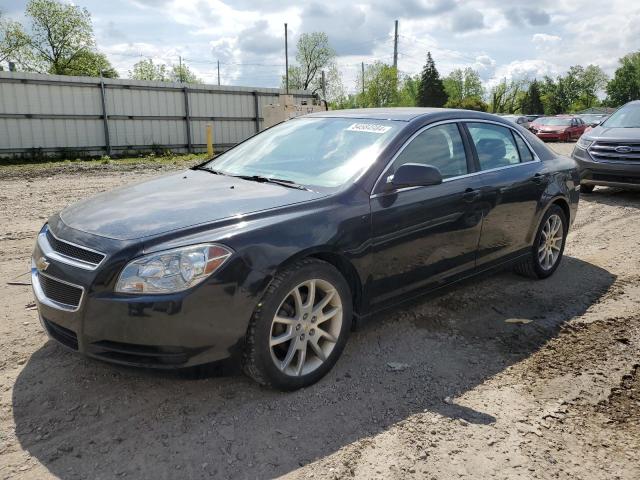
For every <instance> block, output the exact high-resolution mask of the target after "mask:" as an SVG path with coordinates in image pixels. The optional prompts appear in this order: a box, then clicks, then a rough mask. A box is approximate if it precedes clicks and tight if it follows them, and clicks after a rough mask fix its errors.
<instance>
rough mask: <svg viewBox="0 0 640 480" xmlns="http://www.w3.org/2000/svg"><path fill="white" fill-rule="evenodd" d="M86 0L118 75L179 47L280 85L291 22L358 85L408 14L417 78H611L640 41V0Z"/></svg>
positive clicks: (206, 72)
mask: <svg viewBox="0 0 640 480" xmlns="http://www.w3.org/2000/svg"><path fill="white" fill-rule="evenodd" d="M1 1H2V0H0V2H1ZM5 3H6V2H5ZM9 3H10V4H11V5H9V6H8V7H7V8H6V9H5V10H7V14H8V15H9V16H11V17H13V18H20V16H21V12H22V10H23V9H24V7H23V4H22V3H21V2H15V3H13V2H9ZM82 5H83V6H86V7H87V9H88V10H89V11H90V12H91V14H92V18H93V20H94V25H95V30H96V36H97V41H98V46H99V48H100V49H101V50H103V51H104V52H105V53H107V55H108V56H109V58H110V60H111V61H112V63H113V64H114V66H115V67H116V68H117V69H118V70H119V72H120V73H121V75H125V76H126V75H127V72H128V71H129V70H131V68H132V66H133V64H134V63H135V62H136V61H138V60H139V59H140V55H142V56H145V57H152V58H154V60H156V61H163V62H165V63H167V64H173V63H176V62H177V61H178V55H182V57H183V58H184V59H186V61H187V64H188V65H189V67H190V68H192V70H194V71H195V72H196V73H197V74H198V75H199V76H200V77H201V78H204V79H205V80H207V81H215V80H216V72H215V61H216V60H218V59H219V60H220V61H221V62H222V63H223V66H222V78H223V82H225V83H237V84H243V85H253V86H273V87H275V86H278V85H279V83H280V76H281V75H282V73H284V67H282V66H281V64H283V63H284V61H283V60H284V59H283V44H284V41H283V24H284V22H287V23H288V24H289V32H290V42H289V45H290V58H291V60H292V59H293V56H294V55H295V42H296V40H297V37H298V36H299V35H300V34H301V33H303V32H309V31H317V30H322V31H325V32H326V33H327V34H328V35H329V40H330V42H331V43H332V44H333V46H334V47H335V48H336V49H337V50H338V52H339V54H340V57H339V58H338V64H339V65H341V66H342V67H341V69H342V72H343V75H344V83H345V86H346V87H347V89H349V90H352V89H353V88H355V79H356V78H357V76H358V74H359V73H358V72H359V63H360V62H361V61H364V62H365V63H372V62H373V61H376V60H381V61H385V62H391V59H392V54H393V42H392V32H393V21H394V20H395V19H398V20H399V22H400V35H401V37H400V47H399V52H400V55H399V68H400V70H401V71H402V72H404V73H410V74H415V73H418V72H419V71H420V69H421V68H422V65H423V64H424V59H425V56H426V52H427V51H431V53H432V54H433V56H434V59H435V61H436V66H437V67H438V69H439V71H440V73H441V74H442V75H446V74H448V73H449V72H450V71H451V70H453V69H454V68H464V67H467V66H471V67H472V68H475V69H476V70H478V72H479V73H480V75H481V77H482V78H483V79H484V80H485V81H487V82H496V81H497V80H499V79H500V78H503V77H506V78H520V77H532V76H537V77H541V76H543V75H545V74H552V75H556V74H559V73H562V72H564V71H565V70H566V69H567V68H568V67H569V66H571V65H576V64H582V65H588V64H589V63H594V64H598V65H600V66H601V67H602V68H604V69H605V71H606V72H607V73H609V74H612V73H613V71H614V70H615V68H616V65H617V59H618V58H619V57H621V56H623V55H624V54H626V53H629V52H631V51H634V50H638V49H639V48H640V44H639V43H638V38H640V22H639V21H638V18H640V2H629V1H628V0H609V1H607V2H603V1H602V0H582V1H581V2H578V3H576V2H575V0H536V2H535V5H533V4H531V5H529V4H527V5H525V4H524V3H522V4H521V2H505V1H504V0H465V1H464V2H463V1H462V0H394V1H393V2H389V1H388V0H359V1H358V2H356V3H353V2H351V3H349V2H344V0H305V2H300V1H299V0H112V1H110V2H104V1H101V0H83V2H82ZM452 30H453V34H452ZM279 45H281V46H282V47H279ZM247 64H262V65H261V66H260V65H247Z"/></svg>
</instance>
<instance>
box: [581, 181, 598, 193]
mask: <svg viewBox="0 0 640 480" xmlns="http://www.w3.org/2000/svg"><path fill="white" fill-rule="evenodd" d="M594 188H596V187H595V185H586V184H584V183H581V184H580V193H591V192H593V189H594Z"/></svg>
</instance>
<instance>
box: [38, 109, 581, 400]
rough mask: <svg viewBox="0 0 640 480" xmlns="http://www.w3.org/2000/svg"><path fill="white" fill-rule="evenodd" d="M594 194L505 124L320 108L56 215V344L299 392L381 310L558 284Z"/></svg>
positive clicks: (479, 116) (46, 311)
mask: <svg viewBox="0 0 640 480" xmlns="http://www.w3.org/2000/svg"><path fill="white" fill-rule="evenodd" d="M578 184H579V177H578V171H577V169H576V164H575V163H574V161H573V160H571V159H569V158H566V157H562V156H558V155H556V154H554V153H553V152H551V151H550V150H549V149H548V148H547V147H546V146H545V145H544V144H543V143H542V142H540V141H539V140H538V139H537V138H536V137H535V136H533V135H532V134H530V133H529V132H528V131H527V130H525V129H523V128H521V127H519V126H517V125H515V124H513V123H511V122H508V121H505V120H502V119H500V117H497V116H494V115H489V114H485V113H479V112H471V111H464V110H441V109H372V110H351V111H349V110H346V111H329V112H322V113H316V114H312V115H308V116H305V117H301V118H298V119H294V120H290V121H288V122H285V123H282V124H279V125H277V126H275V127H273V128H270V129H268V130H266V131H264V132H262V133H260V134H258V135H256V136H254V137H252V138H250V139H248V140H246V141H245V142H243V143H241V144H240V145H238V146H236V147H235V148H233V149H231V150H229V151H228V152H226V153H224V154H222V155H220V156H218V157H217V158H215V159H213V160H211V161H209V162H207V163H205V164H203V165H200V166H198V167H195V168H193V169H190V170H187V171H183V172H180V173H174V174H170V175H166V176H163V177H160V178H157V179H154V180H151V181H148V182H145V183H141V184H138V185H133V186H128V187H124V188H121V189H118V190H114V191H111V192H108V193H103V194H100V195H98V196H96V197H93V198H90V199H88V200H85V201H82V202H80V203H77V204H75V205H72V206H70V207H68V208H66V209H65V210H63V211H62V212H61V213H60V214H59V215H54V216H53V217H51V218H50V219H49V221H48V222H47V224H46V225H45V226H44V227H43V228H42V230H41V232H40V234H39V235H38V239H37V243H36V247H35V250H34V253H33V260H32V281H33V288H34V292H35V296H36V298H37V304H38V309H39V314H40V317H41V320H42V324H43V326H44V328H45V329H46V331H47V332H48V334H49V336H50V337H51V338H53V339H54V340H56V341H58V342H60V343H61V344H63V345H65V346H67V347H68V348H71V349H73V350H76V351H79V352H82V353H84V354H86V355H89V356H91V357H94V358H99V359H103V360H107V361H110V362H116V363H120V364H126V365H135V366H145V367H159V368H178V367H187V366H194V365H198V364H204V363H209V362H214V361H217V360H221V359H224V358H227V357H235V358H237V359H238V361H240V362H242V365H243V367H244V370H245V372H246V373H247V374H248V375H250V376H251V377H252V378H254V379H255V380H257V381H258V382H260V383H262V384H265V385H271V386H273V387H275V388H279V389H295V388H299V387H303V386H306V385H309V384H312V383H313V382H316V381H317V380H318V379H320V378H321V377H322V376H323V375H324V374H326V373H327V372H328V371H329V370H330V369H331V367H332V366H333V365H334V364H335V363H336V361H337V359H338V357H339V356H340V353H341V352H342V350H343V348H344V346H345V343H346V341H347V337H348V335H349V332H350V330H351V328H352V325H353V323H354V322H355V321H360V320H363V319H365V318H366V317H369V316H371V315H372V314H373V313H375V312H378V311H380V310H382V309H386V308H389V307H393V306H396V305H398V304H399V303H400V302H403V301H406V300H408V299H411V298H414V297H416V296H418V295H421V294H424V293H425V292H429V291H432V290H434V289H437V288H440V287H442V286H444V285H448V284H452V283H454V282H456V281H459V280H461V279H464V278H468V277H469V276H471V275H474V274H478V273H481V272H486V271H488V270H492V269H498V268H504V267H506V266H514V267H515V269H516V271H518V272H520V273H522V274H525V275H528V276H530V277H533V278H545V277H548V276H549V275H551V274H552V273H553V272H554V271H555V270H556V268H557V267H558V265H559V263H560V260H561V258H562V253H563V248H564V244H565V239H566V236H567V232H568V230H569V226H570V225H571V223H572V222H573V219H574V217H575V213H576V209H577V204H578V196H579V195H578V191H577V190H576V186H577V185H578ZM478 300H479V301H481V299H478Z"/></svg>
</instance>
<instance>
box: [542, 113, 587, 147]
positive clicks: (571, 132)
mask: <svg viewBox="0 0 640 480" xmlns="http://www.w3.org/2000/svg"><path fill="white" fill-rule="evenodd" d="M586 128H587V126H586V125H585V123H584V122H583V121H582V120H581V119H579V118H577V117H572V116H557V117H540V118H538V119H536V120H535V121H534V122H533V124H532V125H531V131H532V132H533V133H535V134H536V136H537V137H538V138H540V139H542V140H557V141H560V142H570V141H572V140H576V139H578V138H580V135H582V134H583V133H584V131H585V129H586Z"/></svg>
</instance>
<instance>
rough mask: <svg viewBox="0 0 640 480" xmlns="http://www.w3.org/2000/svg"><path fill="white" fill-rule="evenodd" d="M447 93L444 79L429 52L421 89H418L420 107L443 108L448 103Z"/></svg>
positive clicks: (421, 79)
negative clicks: (443, 82)
mask: <svg viewBox="0 0 640 480" xmlns="http://www.w3.org/2000/svg"><path fill="white" fill-rule="evenodd" d="M447 98H448V97H447V92H446V91H445V90H444V85H443V84H442V79H441V78H440V74H439V73H438V70H437V69H436V64H435V62H434V61H433V58H432V57H431V52H427V63H426V64H425V65H424V67H423V68H422V73H421V74H420V88H419V89H418V106H420V107H443V106H444V104H445V103H447Z"/></svg>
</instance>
